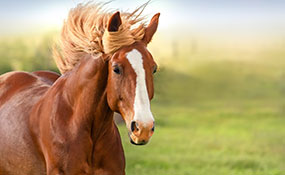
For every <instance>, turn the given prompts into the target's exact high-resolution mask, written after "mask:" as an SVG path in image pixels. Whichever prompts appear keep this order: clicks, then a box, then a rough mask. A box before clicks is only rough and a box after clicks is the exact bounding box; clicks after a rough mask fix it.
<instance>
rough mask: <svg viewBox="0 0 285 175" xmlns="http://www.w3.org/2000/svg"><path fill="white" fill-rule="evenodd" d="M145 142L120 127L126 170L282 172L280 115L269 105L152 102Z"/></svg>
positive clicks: (229, 174) (219, 174)
mask: <svg viewBox="0 0 285 175" xmlns="http://www.w3.org/2000/svg"><path fill="white" fill-rule="evenodd" d="M153 112H154V114H155V116H156V119H157V121H156V131H155V134H154V135H153V138H152V140H151V142H150V143H149V144H148V145H146V146H133V145H131V144H130V143H129V140H128V137H127V133H126V128H125V126H124V125H122V126H120V127H119V128H120V132H121V136H122V140H123V145H124V149H125V154H126V160H127V169H126V172H127V174H136V175H140V174H142V175H143V174H148V175H188V174H189V175H190V174H191V175H285V127H284V125H285V117H284V116H282V115H281V114H280V113H279V112H276V111H275V110H273V109H260V108H259V109H258V108H256V109H248V110H246V111H244V110H237V109H234V108H223V109H221V108H215V109H203V107H201V108H199V107H194V108H192V107H187V106H184V107H183V106H182V107H178V106H159V105H154V106H153Z"/></svg>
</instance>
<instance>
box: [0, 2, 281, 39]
mask: <svg viewBox="0 0 285 175" xmlns="http://www.w3.org/2000/svg"><path fill="white" fill-rule="evenodd" d="M79 2H87V1H80V0H37V1H35V0H21V1H19V0H9V1H8V0H5V1H3V0H0V35H1V34H2V35H9V34H22V33H27V32H35V31H48V30H52V29H59V28H60V26H61V25H62V23H63V20H64V19H65V18H66V17H67V14H68V10H69V9H70V8H72V7H75V6H76V4H78V3H79ZM101 2H106V1H101ZM144 2H146V1H142V0H114V1H112V2H110V3H109V4H108V5H107V7H108V8H110V9H114V10H117V9H123V10H130V11H132V10H134V9H135V8H136V7H138V6H140V5H141V4H143V3H144ZM284 9H285V1H283V0H270V1H269V0H152V1H151V3H150V5H149V6H148V7H147V8H146V10H145V12H144V14H146V15H147V16H148V17H149V18H151V16H152V15H154V14H155V13H157V12H160V13H161V17H160V26H159V29H160V30H165V31H167V30H169V31H172V32H171V33H173V34H179V33H182V32H183V33H185V32H187V31H190V32H200V33H210V34H211V33H215V32H220V33H236V34H237V35H238V34H241V33H242V34H245V33H248V34H249V35H253V34H258V33H259V34H261V35H279V34H283V32H284V31H285V10H284ZM179 31H181V32H179Z"/></svg>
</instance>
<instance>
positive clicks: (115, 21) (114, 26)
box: [108, 12, 122, 32]
mask: <svg viewBox="0 0 285 175" xmlns="http://www.w3.org/2000/svg"><path fill="white" fill-rule="evenodd" d="M121 24H122V19H121V16H120V12H116V13H114V14H113V15H112V16H111V18H110V19H109V22H108V31H109V32H117V31H118V30H119V27H120V25H121Z"/></svg>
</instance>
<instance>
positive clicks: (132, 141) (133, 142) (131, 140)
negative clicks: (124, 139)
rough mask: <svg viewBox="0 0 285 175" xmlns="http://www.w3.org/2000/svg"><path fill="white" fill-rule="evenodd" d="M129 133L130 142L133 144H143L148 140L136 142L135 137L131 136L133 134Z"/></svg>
mask: <svg viewBox="0 0 285 175" xmlns="http://www.w3.org/2000/svg"><path fill="white" fill-rule="evenodd" d="M128 135H129V138H130V142H131V144H133V145H137V146H141V145H146V144H147V143H148V142H146V141H145V142H135V141H134V140H133V139H132V137H131V134H130V133H129V134H128Z"/></svg>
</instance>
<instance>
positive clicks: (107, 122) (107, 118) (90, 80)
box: [65, 56, 113, 140]
mask: <svg viewBox="0 0 285 175" xmlns="http://www.w3.org/2000/svg"><path fill="white" fill-rule="evenodd" d="M90 57H91V56H89V57H85V58H83V59H82V61H81V63H80V65H79V66H77V67H76V68H75V69H74V70H73V71H72V72H71V73H69V74H68V75H67V76H68V77H67V79H66V83H65V89H66V90H67V91H66V94H67V95H66V97H67V99H68V101H69V103H70V105H71V106H72V109H73V112H72V113H73V115H72V116H73V117H72V119H73V122H74V123H76V124H78V125H82V126H84V127H86V126H88V129H90V132H91V135H92V138H93V140H96V139H97V138H98V137H100V134H104V133H105V132H107V131H110V130H111V128H113V111H111V109H110V108H109V106H108V103H107V92H106V87H107V79H108V63H107V62H104V61H103V59H101V58H97V59H94V58H92V57H91V58H90ZM82 126H78V127H82Z"/></svg>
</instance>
